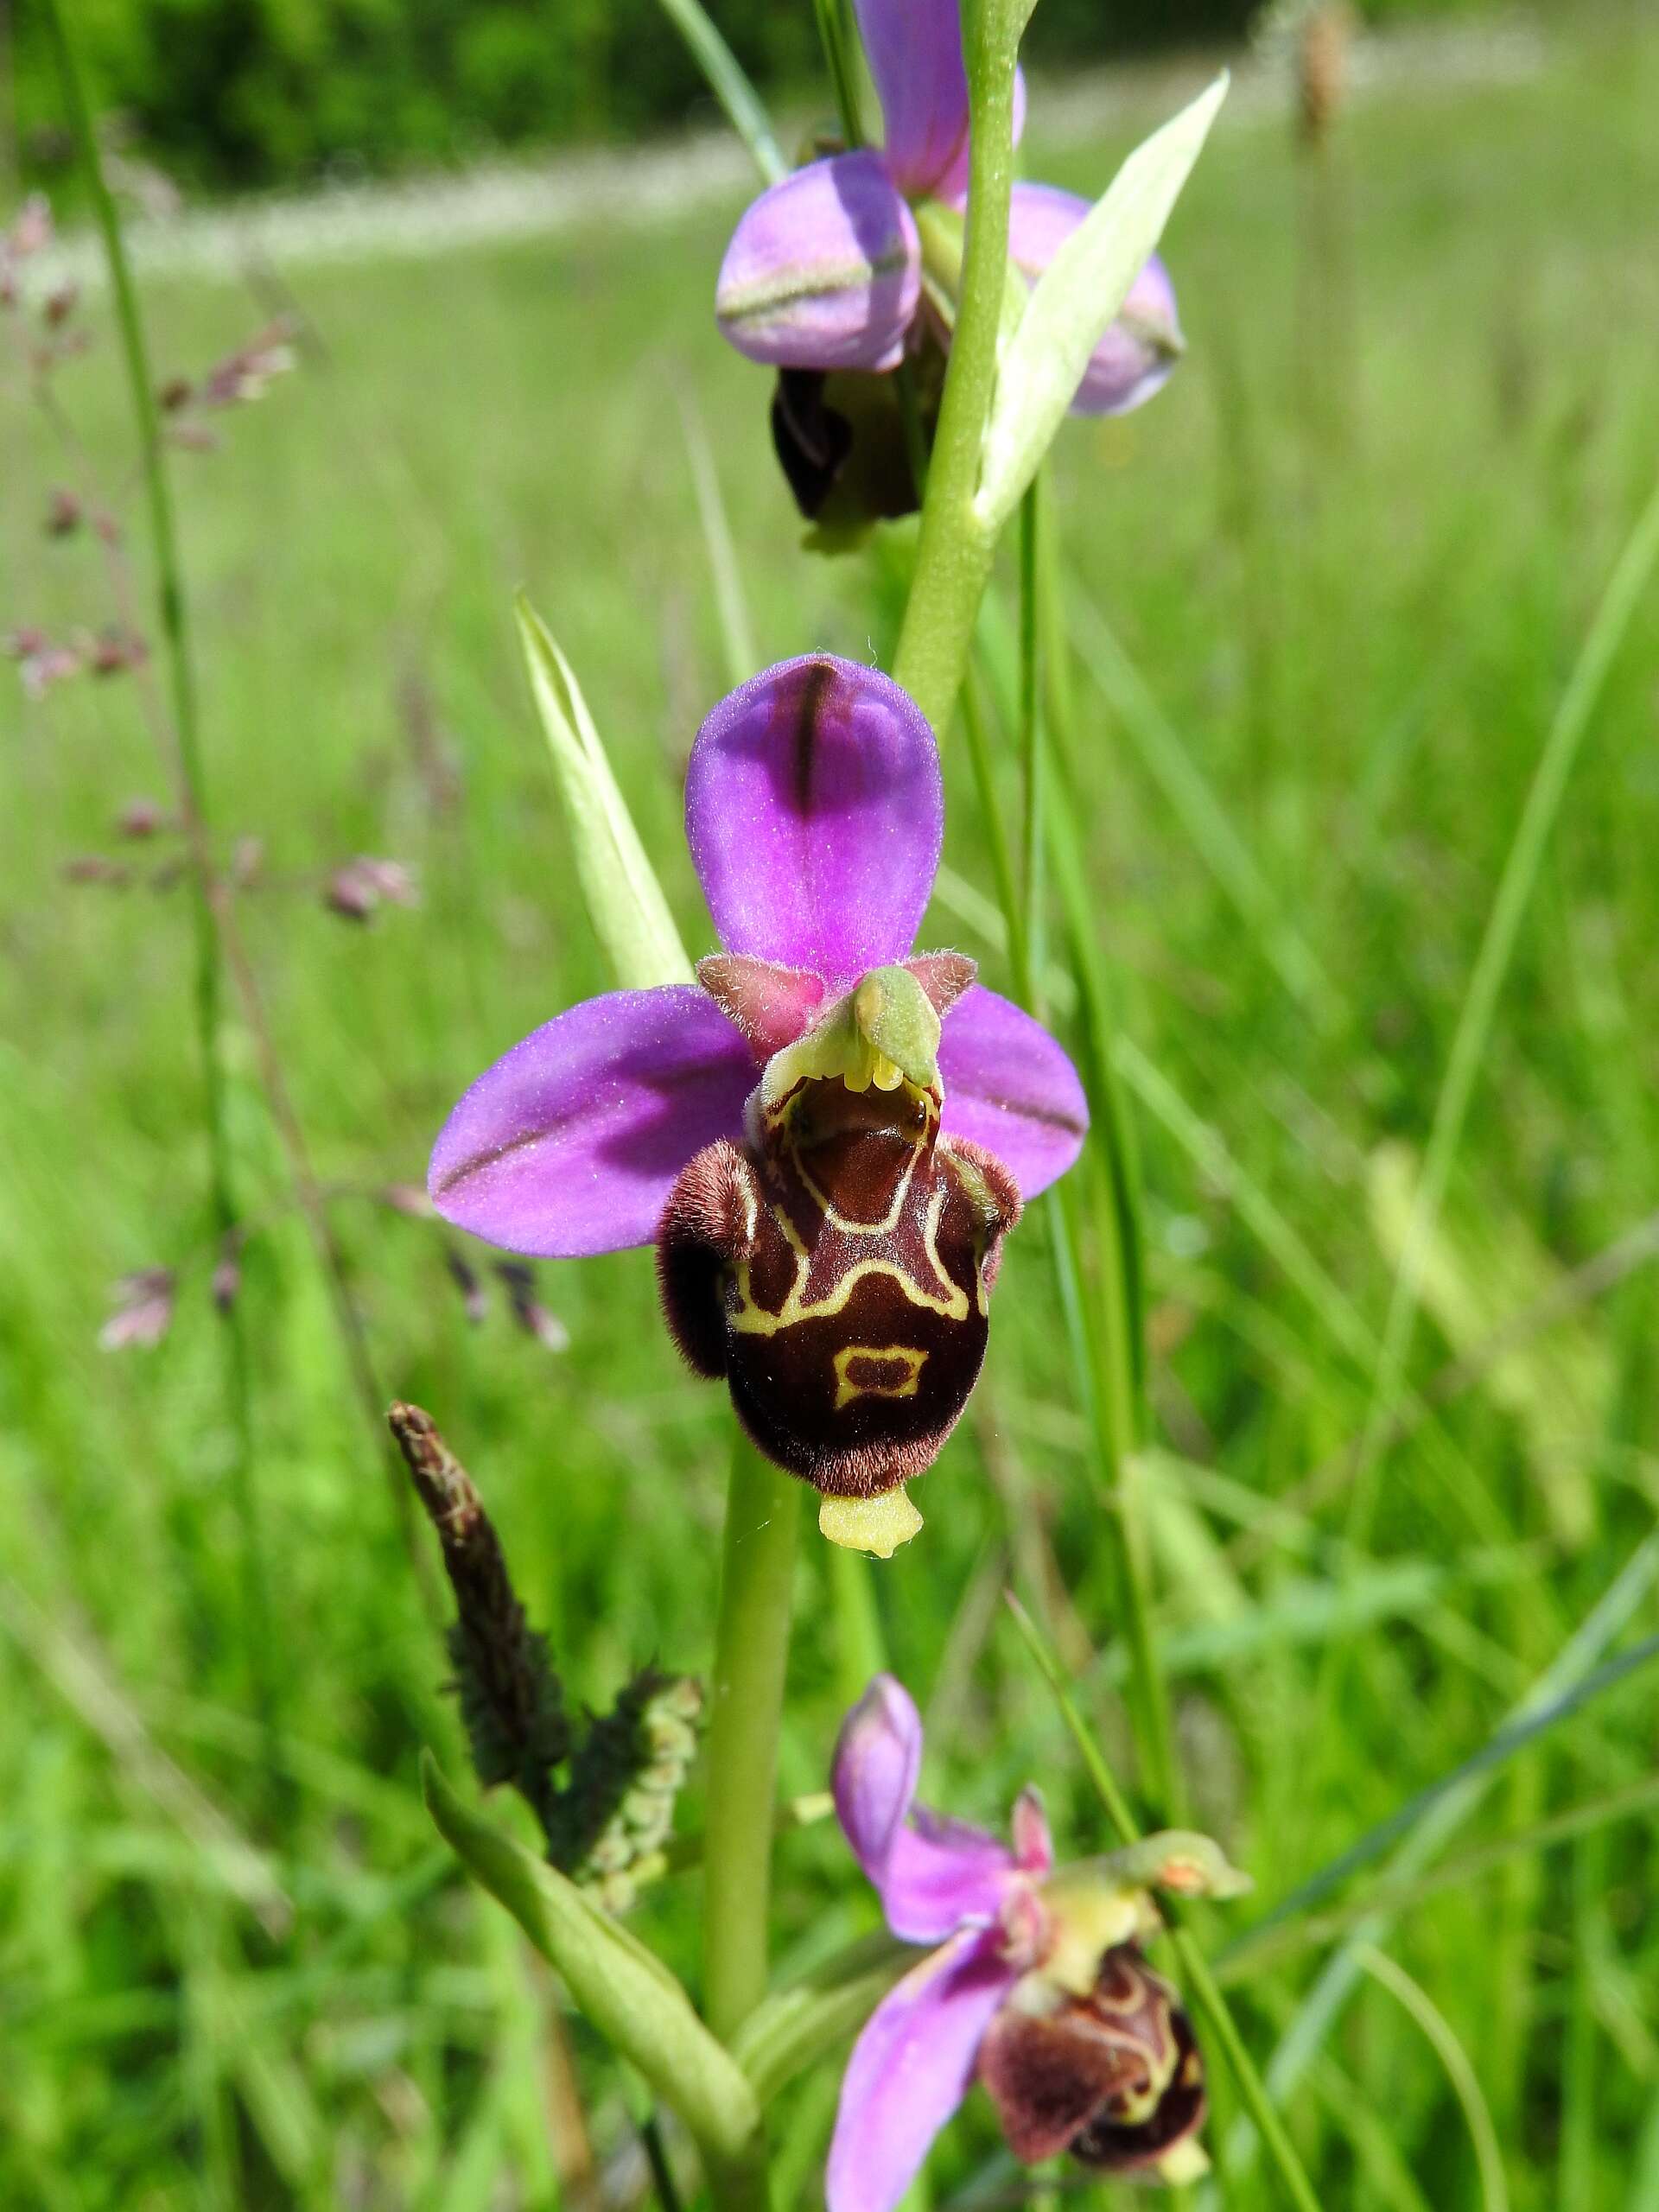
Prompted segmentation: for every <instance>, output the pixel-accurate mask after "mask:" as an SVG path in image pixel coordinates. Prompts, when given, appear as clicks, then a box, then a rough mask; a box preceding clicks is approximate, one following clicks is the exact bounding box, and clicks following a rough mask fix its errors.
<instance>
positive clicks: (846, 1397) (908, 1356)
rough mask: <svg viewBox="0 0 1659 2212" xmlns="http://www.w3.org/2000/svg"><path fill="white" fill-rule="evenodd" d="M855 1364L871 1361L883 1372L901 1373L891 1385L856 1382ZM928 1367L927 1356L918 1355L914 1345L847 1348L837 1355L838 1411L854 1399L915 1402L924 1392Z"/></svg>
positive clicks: (855, 1345)
mask: <svg viewBox="0 0 1659 2212" xmlns="http://www.w3.org/2000/svg"><path fill="white" fill-rule="evenodd" d="M855 1360H868V1361H869V1362H870V1363H872V1364H873V1365H874V1366H876V1367H881V1368H889V1369H892V1368H896V1369H897V1370H899V1371H898V1373H897V1374H896V1375H895V1376H894V1377H893V1381H892V1382H890V1383H855V1381H854V1380H853V1376H852V1366H853V1363H854V1361H855ZM926 1364H927V1354H926V1353H925V1351H918V1350H917V1348H916V1346H915V1345H914V1344H846V1345H843V1347H842V1350H841V1351H838V1352H837V1353H836V1359H835V1368H836V1412H837V1413H839V1412H840V1411H841V1410H842V1407H844V1406H850V1405H851V1404H852V1402H853V1401H854V1399H855V1398H913V1397H914V1396H915V1395H916V1393H917V1391H918V1389H920V1388H921V1382H922V1370H923V1368H925V1366H926Z"/></svg>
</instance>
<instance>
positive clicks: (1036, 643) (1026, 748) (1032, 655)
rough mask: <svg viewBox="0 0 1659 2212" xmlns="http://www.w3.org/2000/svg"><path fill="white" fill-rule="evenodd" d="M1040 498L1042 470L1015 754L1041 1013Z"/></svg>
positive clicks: (1026, 513)
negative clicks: (1020, 783) (1021, 784)
mask: <svg viewBox="0 0 1659 2212" xmlns="http://www.w3.org/2000/svg"><path fill="white" fill-rule="evenodd" d="M1043 503H1044V493H1043V471H1042V470H1041V469H1040V468H1039V470H1038V472H1037V474H1036V475H1035V476H1033V478H1032V480H1031V488H1030V490H1029V491H1028V492H1027V493H1026V495H1025V497H1024V499H1021V500H1020V763H1021V766H1022V770H1023V773H1024V778H1025V798H1026V852H1025V887H1024V888H1025V899H1026V948H1027V954H1026V957H1027V960H1028V961H1029V963H1030V982H1031V998H1030V1001H1029V1003H1030V1007H1031V1011H1032V1012H1033V1014H1036V1015H1038V1016H1039V1018H1040V1017H1041V1014H1042V1011H1043V1002H1042V983H1041V978H1042V974H1043V969H1044V965H1045V963H1046V958H1047V945H1046V932H1045V931H1044V927H1043V888H1044V884H1043V818H1044V816H1045V814H1046V810H1047V809H1046V791H1045V781H1046V779H1045V777H1044V773H1043V753H1044V734H1043V717H1042V712H1041V700H1040V684H1041V681H1042V663H1043V659H1044V657H1045V652H1046V645H1045V639H1044V637H1043V634H1042V632H1041V630H1040V629H1039V604H1040V600H1041V594H1040V592H1039V581H1040V579H1039V560H1038V532H1039V528H1040V524H1039V506H1040V505H1042V504H1043Z"/></svg>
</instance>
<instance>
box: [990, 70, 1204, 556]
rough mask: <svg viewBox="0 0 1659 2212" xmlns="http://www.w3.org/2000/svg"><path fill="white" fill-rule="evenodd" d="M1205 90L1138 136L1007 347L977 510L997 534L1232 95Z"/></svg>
mask: <svg viewBox="0 0 1659 2212" xmlns="http://www.w3.org/2000/svg"><path fill="white" fill-rule="evenodd" d="M1227 85H1228V78H1227V73H1226V72H1225V71H1223V73H1222V74H1221V75H1220V76H1219V77H1217V79H1216V81H1215V83H1214V84H1213V85H1211V86H1210V87H1209V89H1208V90H1207V91H1206V92H1201V93H1200V94H1199V96H1198V99H1195V100H1194V101H1193V102H1192V105H1190V106H1188V107H1185V108H1183V109H1182V111H1181V112H1180V113H1179V115H1178V116H1176V117H1175V118H1173V121H1171V122H1169V123H1166V124H1165V125H1164V127H1163V128H1162V130H1157V131H1154V133H1153V135H1152V137H1150V138H1148V139H1147V141H1146V142H1145V143H1144V144H1142V145H1140V146H1137V147H1136V148H1135V151H1134V153H1132V154H1131V155H1130V156H1129V158H1128V161H1127V162H1124V164H1123V166H1122V168H1121V169H1120V170H1119V171H1118V173H1117V175H1116V176H1115V177H1114V178H1113V180H1112V181H1111V183H1110V184H1109V186H1108V188H1107V189H1106V191H1105V193H1104V194H1103V196H1102V198H1101V199H1099V200H1097V201H1096V203H1095V206H1094V207H1093V209H1092V210H1091V211H1090V213H1089V215H1088V216H1087V217H1086V218H1085V219H1084V221H1083V222H1082V223H1081V224H1079V226H1077V230H1076V231H1074V232H1072V234H1071V237H1070V238H1068V239H1067V240H1066V241H1065V245H1062V246H1061V248H1060V249H1059V251H1058V253H1056V255H1055V256H1054V258H1053V260H1052V262H1051V263H1050V264H1049V265H1048V267H1047V269H1046V270H1045V271H1044V272H1043V275H1042V277H1040V278H1039V281H1038V283H1037V284H1036V286H1035V288H1034V289H1033V292H1032V295H1031V299H1030V302H1029V303H1028V304H1027V308H1026V311H1025V313H1024V315H1022V316H1021V317H1020V326H1019V327H1018V329H1017V330H1016V331H1015V332H1014V335H1013V336H1012V338H1010V339H1009V340H1007V343H1006V345H1005V346H1004V348H1003V351H1002V355H1001V361H1000V363H999V365H998V368H997V377H996V390H995V395H994V397H993V398H992V401H991V412H990V420H989V422H988V424H987V426H986V432H985V448H984V457H983V461H982V465H981V469H980V481H979V493H978V496H977V498H976V499H975V501H974V513H975V517H976V520H977V521H978V523H979V524H980V527H981V528H982V530H983V531H984V532H985V533H986V535H987V536H988V537H994V536H995V533H996V531H999V530H1000V529H1001V527H1002V524H1004V523H1005V522H1006V521H1007V518H1008V517H1009V516H1010V515H1011V514H1012V513H1013V512H1014V508H1015V507H1016V506H1017V505H1019V503H1020V497H1021V495H1022V493H1024V492H1025V490H1026V487H1027V485H1029V484H1030V482H1031V480H1032V479H1033V476H1035V474H1037V470H1038V467H1039V464H1040V462H1041V461H1042V458H1043V456H1044V454H1046V452H1047V451H1048V448H1049V447H1050V446H1051V445H1052V442H1053V441H1054V436H1055V433H1056V432H1057V431H1058V429H1059V427H1060V424H1061V423H1062V422H1064V420H1065V411H1066V409H1067V408H1068V407H1069V406H1070V405H1071V401H1072V399H1073V397H1075V395H1076V392H1077V385H1078V384H1079V382H1080V381H1081V379H1082V377H1083V372H1084V368H1085V366H1086V365H1087V364H1088V360H1089V356H1090V353H1092V352H1093V351H1094V349H1095V347H1096V346H1097V345H1098V344H1099V343H1100V340H1101V338H1102V336H1103V334H1104V332H1105V330H1106V328H1107V326H1108V325H1109V323H1110V322H1111V321H1112V320H1113V318H1114V317H1115V316H1116V315H1117V313H1118V311H1119V310H1120V308H1122V305H1123V302H1124V301H1125V300H1126V299H1127V298H1128V291H1129V287H1130V285H1131V284H1133V283H1134V282H1135V277H1136V276H1137V275H1138V274H1139V273H1140V271H1141V269H1142V268H1143V267H1144V266H1145V264H1146V261H1147V256H1148V255H1149V254H1150V253H1151V252H1152V251H1153V249H1154V246H1155V245H1157V243H1158V240H1159V238H1160V237H1161V236H1162V234H1163V228H1164V225H1165V223H1166V221H1167V220H1168V219H1169V211H1170V209H1171V208H1172V207H1173V206H1174V204H1175V201H1176V199H1177V196H1178V195H1179V192H1180V189H1181V187H1182V186H1183V185H1184V184H1185V182H1186V180H1187V177H1188V175H1190V174H1191V171H1192V164H1193V163H1194V162H1196V161H1197V159H1198V151H1199V149H1200V148H1201V147H1202V146H1203V144H1204V142H1205V137H1207V136H1208V134H1209V130H1210V125H1211V123H1212V122H1213V121H1214V120H1215V115H1216V111H1217V108H1218V107H1219V106H1220V105H1221V103H1222V101H1223V99H1224V98H1225V97H1226V92H1227Z"/></svg>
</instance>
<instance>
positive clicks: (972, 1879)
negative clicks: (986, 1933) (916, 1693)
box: [831, 1675, 1014, 1943]
mask: <svg viewBox="0 0 1659 2212" xmlns="http://www.w3.org/2000/svg"><path fill="white" fill-rule="evenodd" d="M921 1764H922V1722H921V1715H920V1714H919V1713H918V1712H917V1710H916V1707H915V1703H914V1701H913V1700H912V1697H911V1694H910V1693H909V1691H908V1690H907V1689H906V1688H905V1687H904V1685H903V1683H902V1682H899V1681H895V1680H894V1679H893V1676H892V1675H877V1676H876V1677H875V1679H874V1681H873V1682H872V1683H871V1684H870V1687H869V1688H868V1689H867V1690H866V1691H865V1693H864V1694H863V1696H862V1697H861V1699H860V1700H859V1701H858V1703H857V1704H856V1705H855V1707H853V1709H852V1711H851V1712H850V1713H849V1714H848V1716H847V1718H846V1719H845V1720H844V1721H843V1722H842V1729H841V1735H840V1738H838V1740H837V1742H836V1757H835V1764H834V1768H833V1770H832V1774H831V1786H832V1788H833V1789H834V1791H835V1798H836V1816H837V1818H838V1819H839V1820H840V1821H841V1825H842V1828H843V1830H844V1831H845V1833H846V1836H847V1840H848V1842H849V1843H850V1844H851V1846H852V1847H853V1851H854V1853H855V1856H856V1858H857V1859H858V1862H859V1865H860V1866H862V1868H863V1869H864V1872H866V1874H868V1877H869V1878H870V1880H871V1882H872V1883H873V1884H874V1887H875V1889H876V1890H877V1891H878V1892H879V1893H880V1898H881V1908H882V1910H883V1912H884V1913H885V1914H886V1916H887V1925H888V1927H889V1928H891V1929H892V1930H893V1934H894V1935H895V1936H900V1937H902V1938H903V1940H904V1941H905V1942H908V1943H937V1942H940V1941H941V1940H942V1939H943V1938H944V1937H945V1936H950V1935H952V1934H954V1933H955V1931H956V1930H957V1929H958V1928H961V1927H962V1926H963V1925H964V1924H965V1923H989V1922H991V1921H993V1920H995V1917H996V1915H997V1911H998V1909H999V1907H1000V1906H1001V1903H1002V1899H1003V1897H1004V1895H1005V1894H1006V1892H1007V1878H1008V1876H1009V1874H1010V1873H1011V1872H1013V1871H1014V1853H1012V1852H1011V1851H1009V1850H1008V1849H1007V1847H1006V1846H1004V1845H1002V1844H1001V1843H999V1842H998V1841H997V1840H996V1838H995V1836H992V1835H987V1834H985V1832H984V1830H983V1829H982V1828H976V1827H969V1824H968V1823H967V1822H966V1821H950V1820H946V1819H944V1817H943V1816H942V1815H939V1814H938V1813H930V1812H929V1811H928V1810H927V1808H925V1806H921V1807H917V1808H915V1809H914V1810H913V1811H912V1802H913V1800H914V1798H915V1796H916V1780H917V1777H918V1774H919V1773H920V1771H921ZM906 1815H909V1816H910V1824H909V1825H906Z"/></svg>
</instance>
